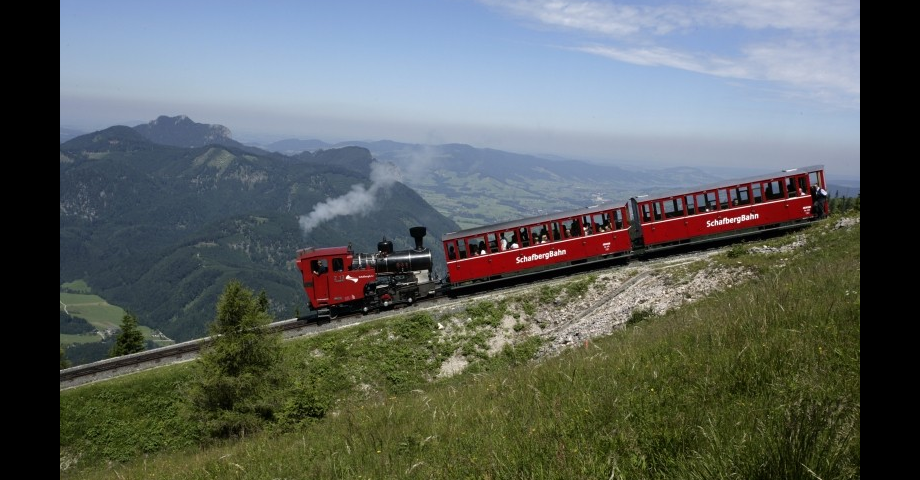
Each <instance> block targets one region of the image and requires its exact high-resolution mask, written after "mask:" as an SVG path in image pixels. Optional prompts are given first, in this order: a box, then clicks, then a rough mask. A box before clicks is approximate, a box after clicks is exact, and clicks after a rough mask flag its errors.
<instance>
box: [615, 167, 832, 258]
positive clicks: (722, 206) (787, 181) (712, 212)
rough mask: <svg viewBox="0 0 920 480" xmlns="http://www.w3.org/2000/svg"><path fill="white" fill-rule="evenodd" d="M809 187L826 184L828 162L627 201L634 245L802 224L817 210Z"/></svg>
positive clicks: (669, 244)
mask: <svg viewBox="0 0 920 480" xmlns="http://www.w3.org/2000/svg"><path fill="white" fill-rule="evenodd" d="M811 185H821V186H822V187H823V186H825V185H826V184H825V182H824V166H823V165H815V166H810V167H803V168H796V169H791V170H783V171H782V172H777V173H773V174H767V175H758V176H755V177H748V178H743V179H737V180H729V181H725V182H720V183H716V184H712V185H707V186H702V187H693V188H688V189H682V190H679V191H672V192H668V193H666V194H663V195H654V196H645V197H633V198H631V199H630V201H629V207H630V218H631V219H632V228H631V230H630V235H631V239H632V242H633V248H635V249H643V250H652V249H658V248H665V247H672V246H677V245H684V244H689V243H697V242H706V241H713V240H719V239H727V238H732V237H739V236H744V235H750V234H752V233H757V232H759V231H764V230H780V229H786V228H795V227H798V226H801V224H802V223H803V222H807V221H809V220H812V219H813V218H815V217H819V213H820V217H823V216H825V215H827V213H828V210H827V209H828V207H827V202H822V203H821V205H822V206H823V212H813V211H812V205H813V199H812V196H811V194H810V193H809V192H810V187H811Z"/></svg>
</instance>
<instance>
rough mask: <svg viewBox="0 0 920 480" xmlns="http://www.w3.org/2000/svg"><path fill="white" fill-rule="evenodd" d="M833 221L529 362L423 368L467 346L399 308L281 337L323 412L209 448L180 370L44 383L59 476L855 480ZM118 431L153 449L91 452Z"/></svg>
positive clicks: (848, 317)
mask: <svg viewBox="0 0 920 480" xmlns="http://www.w3.org/2000/svg"><path fill="white" fill-rule="evenodd" d="M838 219H839V217H832V219H831V220H828V221H826V222H822V223H820V224H816V225H814V226H812V227H809V229H808V230H807V231H806V232H805V233H804V235H805V236H807V238H808V240H807V242H806V246H805V247H800V248H797V249H786V248H783V246H784V245H785V244H788V243H790V242H792V241H793V239H792V237H791V236H790V237H783V238H779V239H774V240H771V241H770V242H769V245H768V246H769V247H771V248H759V249H757V250H756V251H755V250H754V247H756V246H758V245H759V244H750V245H747V244H746V245H745V246H744V247H743V248H741V249H740V250H738V249H731V250H730V254H726V255H724V256H723V257H722V261H724V262H726V263H729V264H731V265H735V266H737V265H741V266H744V267H746V268H751V269H755V270H757V271H758V272H760V273H759V275H758V276H757V277H756V278H755V279H754V280H751V281H749V282H746V283H744V284H741V285H738V286H736V287H734V288H732V289H731V290H729V291H725V292H721V293H717V294H714V295H711V296H710V297H707V298H705V299H703V300H701V301H698V302H696V303H693V304H691V305H689V306H686V307H684V308H681V309H680V310H677V311H672V312H670V313H668V314H666V315H663V316H658V317H652V316H649V315H641V314H639V315H638V317H640V318H636V319H633V321H631V322H630V323H629V324H628V325H627V326H626V327H625V328H623V329H621V330H618V331H616V332H614V333H613V334H612V335H610V336H608V337H604V338H600V339H595V340H593V341H592V342H590V343H588V344H587V346H581V347H578V348H573V349H571V350H569V351H567V352H565V353H563V354H561V355H559V356H557V357H554V358H548V359H543V360H542V361H520V358H518V357H515V356H514V347H506V350H511V351H510V352H508V351H503V352H502V353H500V354H498V355H496V356H495V357H496V358H501V357H502V356H503V355H506V356H511V358H513V359H515V360H514V361H505V362H495V361H494V360H491V359H488V358H483V359H480V360H479V361H481V362H484V363H483V365H486V364H488V365H490V368H479V369H473V370H468V372H470V373H467V374H463V375H458V376H455V377H450V378H446V379H438V377H437V369H438V366H439V365H440V363H441V362H442V361H443V360H444V359H446V358H448V357H449V356H450V355H451V354H453V353H454V352H456V351H458V350H460V349H463V348H470V349H473V350H475V349H476V348H477V347H476V344H475V342H476V341H478V340H475V339H471V338H468V337H455V338H453V339H447V340H445V337H444V336H443V335H442V336H438V335H436V334H435V333H434V332H437V326H436V324H437V323H440V322H445V321H446V320H445V319H437V320H436V319H431V318H429V317H427V316H425V315H419V314H415V315H410V316H407V317H403V318H402V319H401V320H398V321H395V322H388V323H386V324H383V325H380V324H375V325H362V326H359V327H355V328H354V329H348V330H342V331H335V332H331V333H330V334H325V335H322V336H318V337H315V338H309V339H305V340H303V341H298V342H292V343H290V344H289V345H288V346H287V347H288V348H289V350H288V357H289V358H288V361H289V368H290V372H291V373H290V374H291V376H292V377H296V379H297V382H299V385H300V387H301V388H304V385H312V387H311V388H312V390H310V392H312V394H313V395H317V394H318V395H319V396H320V397H323V402H325V403H322V402H317V404H321V405H326V406H327V407H328V408H327V409H326V410H324V412H323V413H324V415H322V416H321V418H312V417H311V418H309V419H306V420H304V419H303V417H300V418H301V420H300V421H298V422H296V423H290V424H287V425H285V426H284V428H277V429H274V430H271V431H268V432H265V433H262V434H259V435H257V436H254V437H249V438H245V439H241V440H235V441H232V442H228V443H226V444H219V445H211V446H208V447H201V446H198V445H200V443H196V442H197V439H196V438H195V434H194V431H193V429H191V428H188V427H185V426H183V425H177V424H174V423H170V421H169V419H170V418H174V417H175V416H174V415H171V413H170V409H174V408H175V405H176V402H177V400H176V398H177V396H178V395H179V392H180V391H181V387H180V386H181V381H182V380H181V379H182V375H183V374H182V372H181V368H183V367H181V366H180V367H179V368H177V369H174V368H173V367H169V368H165V369H162V370H163V371H162V372H159V373H156V374H154V372H148V373H145V374H139V375H137V376H136V377H135V378H131V377H128V378H125V379H119V380H117V381H114V382H105V383H103V384H99V385H91V386H87V387H83V388H80V389H75V390H73V391H65V392H61V458H62V470H61V478H120V479H129V478H137V479H140V478H173V479H214V478H245V479H284V478H287V479H294V478H298V479H299V478H349V479H364V478H367V479H370V478H373V479H381V478H426V479H441V478H443V479H455V478H494V479H506V478H510V479H544V478H545V479H557V478H567V479H568V478H591V479H594V478H599V479H675V478H680V479H714V478H715V479H719V478H741V479H791V478H815V479H823V480H829V479H852V478H859V477H860V459H859V450H860V439H859V418H860V415H859V414H860V394H859V392H860V385H859V383H860V382H859V378H860V375H859V371H860V345H859V344H860V339H859V329H860V313H859V312H860V279H859V277H860V272H859V266H860V265H859V264H860V255H859V243H860V242H859V224H858V222H856V223H855V225H854V226H853V227H851V228H840V229H836V228H834V226H835V221H836V220H838ZM581 288H583V286H581V285H580V284H578V285H573V286H572V287H571V289H573V290H574V291H578V290H580V289H581ZM507 307H508V306H507V305H498V306H487V305H480V304H474V305H471V306H470V308H469V309H468V310H467V312H465V313H464V314H465V315H469V316H470V319H471V320H473V317H475V316H476V315H479V316H480V317H478V319H476V320H474V321H476V322H478V324H479V326H480V327H479V328H493V326H494V322H495V320H494V319H495V316H496V314H497V312H499V311H502V310H503V309H505V308H507ZM496 309H498V310H496ZM522 310H523V311H524V312H525V315H526V311H527V310H528V308H522ZM519 321H520V320H519ZM469 342H472V344H471V343H469ZM470 345H472V346H470ZM522 345H523V344H522ZM520 348H522V350H524V351H525V352H527V353H526V354H525V356H527V355H530V356H532V354H533V352H534V351H535V347H534V345H533V344H530V345H529V347H525V346H522V347H520ZM528 348H530V350H528ZM473 358H474V359H475V358H476V357H475V356H473ZM489 362H494V363H489ZM162 377H165V378H162ZM155 392H160V396H159V397H158V396H157V395H156V393H155ZM287 393H288V394H291V395H292V396H293V395H294V394H292V393H291V392H287ZM310 398H313V397H310ZM135 401H137V402H140V403H141V404H142V405H143V407H141V406H140V405H136V406H128V405H134V402H135ZM65 417H66V418H65ZM142 419H143V420H142ZM282 423H283V422H282ZM119 425H121V427H120V426H119ZM65 427H66V428H65ZM147 429H150V430H147ZM127 431H134V432H135V434H136V435H137V436H139V437H148V438H151V439H156V440H151V441H157V442H160V443H162V445H160V447H161V448H154V447H153V446H148V448H147V449H146V451H147V452H149V454H145V453H144V452H145V449H144V448H138V447H136V446H135V447H131V449H130V450H131V451H130V452H109V451H105V450H103V451H93V450H92V448H91V445H106V444H109V443H111V444H115V443H117V442H119V441H124V439H123V438H120V437H124V436H126V435H124V434H123V433H118V432H127ZM105 432H109V433H108V434H107V433H105ZM85 435H91V439H90V440H87V439H85V438H83V436H85ZM107 435H111V436H110V437H107ZM65 461H66V462H67V468H66V469H65V468H64V463H65Z"/></svg>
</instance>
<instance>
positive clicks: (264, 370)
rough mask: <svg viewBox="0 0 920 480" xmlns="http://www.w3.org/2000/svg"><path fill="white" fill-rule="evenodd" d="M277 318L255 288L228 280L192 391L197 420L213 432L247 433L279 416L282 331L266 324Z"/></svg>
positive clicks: (228, 435)
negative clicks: (275, 396) (276, 395)
mask: <svg viewBox="0 0 920 480" xmlns="http://www.w3.org/2000/svg"><path fill="white" fill-rule="evenodd" d="M271 320H272V319H271V317H270V316H269V314H268V313H267V312H265V311H264V310H263V307H262V305H261V302H260V300H259V299H257V298H256V297H255V296H254V295H253V293H252V291H251V290H249V289H247V288H245V287H244V286H243V284H242V283H240V282H239V281H238V280H233V281H231V282H230V283H228V284H227V286H226V288H225V289H224V293H223V294H222V295H221V297H220V300H219V301H218V305H217V317H216V318H215V320H214V322H213V323H212V324H211V325H210V333H211V343H210V344H209V345H207V346H206V347H205V348H204V349H202V351H201V354H200V355H199V361H198V363H197V365H196V368H197V371H196V375H195V379H194V381H193V382H191V384H190V388H189V392H188V399H189V402H190V406H191V410H190V411H191V414H192V417H193V419H194V420H197V421H199V422H200V423H201V424H202V426H203V428H204V429H205V431H207V432H208V433H209V434H210V435H211V436H214V437H230V436H234V435H240V436H242V435H245V433H246V432H247V431H248V432H252V431H255V430H259V429H261V428H262V426H263V424H264V423H265V421H266V420H268V419H270V418H272V417H273V416H274V411H275V410H276V408H277V407H278V405H276V404H275V402H276V401H277V400H276V399H273V396H272V393H273V392H274V389H275V388H276V387H278V386H279V385H280V383H281V378H282V376H281V375H280V374H279V372H278V367H279V365H280V361H281V335H280V334H279V333H272V332H270V331H269V330H268V329H266V328H264V327H265V326H267V325H268V324H269V323H271Z"/></svg>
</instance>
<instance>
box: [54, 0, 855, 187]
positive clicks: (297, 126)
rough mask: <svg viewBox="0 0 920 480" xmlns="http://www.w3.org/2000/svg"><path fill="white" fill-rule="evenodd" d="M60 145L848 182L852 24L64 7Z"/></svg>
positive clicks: (383, 5) (600, 8) (631, 6)
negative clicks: (442, 152) (311, 148)
mask: <svg viewBox="0 0 920 480" xmlns="http://www.w3.org/2000/svg"><path fill="white" fill-rule="evenodd" d="M60 40H61V126H63V127H71V128H77V129H80V130H84V131H94V130H99V129H102V128H106V127H109V126H112V125H129V126H134V125H137V124H140V123H147V122H149V121H151V120H153V119H155V118H156V117H158V116H160V115H167V116H176V115H187V116H188V117H189V118H191V119H192V120H193V121H195V122H199V123H212V124H221V125H224V126H226V127H227V128H229V129H230V130H231V131H232V132H233V138H234V139H236V140H238V141H242V142H261V143H267V142H269V141H273V140H280V139H285V138H301V139H319V140H324V141H327V142H338V141H344V140H395V141H399V142H408V143H422V144H442V143H466V144H470V145H472V146H474V147H479V148H495V149H499V150H506V151H510V152H517V153H530V154H553V155H559V156H562V157H565V158H573V159H584V160H591V161H596V162H604V163H612V164H620V165H642V166H649V167H657V166H662V167H663V166H673V165H684V166H697V167H715V166H733V167H745V168H751V169H755V170H760V171H764V172H768V171H773V170H779V169H783V168H791V167H799V166H806V165H813V164H824V165H826V167H827V172H828V174H829V175H833V176H835V177H847V178H858V177H859V149H860V140H859V137H860V135H859V114H860V86H859V84H860V82H859V70H860V66H859V65H860V5H859V2H858V1H838V0H796V1H791V2H789V1H785V2H770V1H764V0H710V1H685V0H673V1H669V0H664V1H657V0H650V1H626V2H619V1H615V2H613V1H582V2H563V1H557V0H535V1H524V0H494V1H493V0H480V1H477V0H388V1H379V0H367V1H352V0H338V1H326V2H319V1H264V2H253V1H236V0H231V1H227V0H225V1H220V2H218V1H210V0H200V1H194V0H192V1H189V0H186V1H182V2H178V1H172V0H161V1H158V2H131V1H128V2H125V1H103V0H82V1H76V0H62V1H61V39H60Z"/></svg>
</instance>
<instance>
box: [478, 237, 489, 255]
mask: <svg viewBox="0 0 920 480" xmlns="http://www.w3.org/2000/svg"><path fill="white" fill-rule="evenodd" d="M486 253H488V252H486V242H485V241H483V240H480V241H479V254H480V255H485V254H486Z"/></svg>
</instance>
